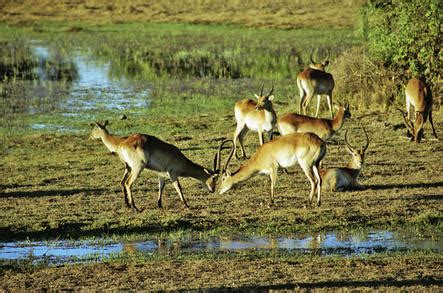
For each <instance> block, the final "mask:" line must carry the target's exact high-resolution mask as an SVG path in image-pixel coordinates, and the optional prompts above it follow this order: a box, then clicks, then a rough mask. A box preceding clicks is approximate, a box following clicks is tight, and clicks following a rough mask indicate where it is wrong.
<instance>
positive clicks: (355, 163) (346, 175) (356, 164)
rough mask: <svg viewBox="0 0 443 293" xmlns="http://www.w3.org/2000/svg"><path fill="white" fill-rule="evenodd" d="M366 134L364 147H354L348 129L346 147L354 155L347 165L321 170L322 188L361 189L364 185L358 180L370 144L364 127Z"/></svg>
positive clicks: (337, 189) (333, 189)
mask: <svg viewBox="0 0 443 293" xmlns="http://www.w3.org/2000/svg"><path fill="white" fill-rule="evenodd" d="M363 131H364V132H365V136H366V145H365V146H364V147H363V148H360V149H356V148H353V147H352V146H351V145H350V144H349V142H348V138H347V136H348V131H347V130H346V133H345V143H346V149H347V150H348V152H349V153H350V154H351V155H352V159H351V161H349V163H348V165H347V166H346V167H342V168H325V169H321V170H320V176H321V179H322V189H323V190H330V191H343V190H350V189H361V188H362V186H361V185H360V184H359V183H358V182H357V179H358V176H359V175H360V172H361V170H362V168H363V163H364V159H365V151H366V149H367V148H368V146H369V137H368V133H367V132H366V129H365V128H363Z"/></svg>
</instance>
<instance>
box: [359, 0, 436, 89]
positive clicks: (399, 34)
mask: <svg viewBox="0 0 443 293" xmlns="http://www.w3.org/2000/svg"><path fill="white" fill-rule="evenodd" d="M441 9H442V2H441V0H409V1H404V0H384V1H382V0H372V1H369V3H368V4H367V5H366V6H364V7H363V8H362V11H361V16H362V17H361V27H360V32H361V33H362V34H363V36H364V37H365V38H366V39H367V41H368V49H369V53H370V54H371V56H372V57H373V58H375V60H377V61H381V62H383V64H384V66H386V67H387V68H393V69H394V70H398V69H400V70H403V71H405V73H406V74H405V76H404V79H407V78H410V77H412V76H416V77H423V78H425V79H426V81H427V82H428V83H431V84H435V83H436V82H437V80H438V79H439V77H441V75H442V74H441V73H442V68H443V55H442V53H441V42H442V35H441V32H440V26H441V19H440V13H441Z"/></svg>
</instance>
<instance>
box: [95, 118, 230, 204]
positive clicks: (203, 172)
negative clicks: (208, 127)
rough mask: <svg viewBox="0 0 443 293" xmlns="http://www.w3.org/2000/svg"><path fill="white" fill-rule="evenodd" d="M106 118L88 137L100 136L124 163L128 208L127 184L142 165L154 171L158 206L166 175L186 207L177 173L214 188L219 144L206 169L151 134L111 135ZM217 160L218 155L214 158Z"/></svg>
mask: <svg viewBox="0 0 443 293" xmlns="http://www.w3.org/2000/svg"><path fill="white" fill-rule="evenodd" d="M107 124H108V121H105V123H104V124H100V123H99V122H95V125H94V128H93V129H92V132H91V135H90V138H91V139H101V140H102V142H103V143H104V144H105V146H106V147H107V148H108V149H109V150H110V151H111V152H112V153H117V154H118V156H119V158H120V160H121V161H122V162H123V163H124V164H125V173H124V175H123V179H122V180H121V182H120V185H121V188H122V190H123V195H124V198H125V203H126V205H127V206H128V207H129V208H133V209H135V210H138V209H137V207H136V206H135V203H134V199H133V196H132V191H131V186H132V184H133V183H134V181H135V180H136V179H137V177H138V176H139V174H140V173H141V171H143V169H149V170H152V171H154V172H155V173H157V175H158V178H159V188H158V199H157V206H158V207H159V208H161V207H162V193H163V187H164V185H165V178H169V179H171V181H172V184H173V185H174V187H175V190H176V191H177V193H178V195H179V196H180V199H181V201H182V202H183V204H184V205H185V207H187V208H189V206H188V204H187V203H186V200H185V197H184V196H183V193H182V189H181V186H180V183H179V181H178V177H191V178H194V179H197V180H199V181H200V182H202V183H203V184H204V186H206V188H207V189H208V190H209V191H210V192H214V191H215V185H216V182H217V179H218V174H216V173H217V171H216V169H218V166H217V165H216V163H217V158H218V157H219V156H220V155H219V152H220V150H221V148H222V146H223V145H222V146H220V149H219V152H218V153H217V154H216V158H215V160H214V170H208V169H206V168H204V167H202V166H200V165H198V164H196V163H194V162H192V161H191V160H189V159H188V158H187V157H186V156H185V155H184V154H183V153H182V152H181V151H180V150H179V149H178V148H177V147H176V146H174V145H172V144H169V143H166V142H164V141H162V140H160V139H158V138H156V137H154V136H151V135H146V134H139V133H137V134H132V135H130V136H128V137H119V136H116V135H112V134H110V133H109V131H108V130H107V129H106V125H107ZM218 161H219V159H218Z"/></svg>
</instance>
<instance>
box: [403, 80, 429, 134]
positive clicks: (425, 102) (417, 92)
mask: <svg viewBox="0 0 443 293" xmlns="http://www.w3.org/2000/svg"><path fill="white" fill-rule="evenodd" d="M405 94H406V113H405V112H403V111H402V110H401V109H399V110H400V112H401V113H402V114H403V119H404V122H405V125H406V127H407V128H408V129H409V131H410V134H411V141H414V140H415V141H416V142H417V143H418V142H420V141H421V139H422V138H423V132H424V129H423V125H424V124H425V122H426V120H427V119H428V118H429V122H430V123H431V127H432V132H433V134H434V137H435V138H437V133H436V132H435V128H434V122H433V121H432V92H431V90H430V89H429V88H428V87H426V85H425V83H424V82H422V81H421V80H419V79H416V78H412V79H411V80H409V82H408V84H407V85H406V89H405ZM411 105H412V106H414V108H415V122H414V123H412V122H411V119H410V116H411V115H410V107H411Z"/></svg>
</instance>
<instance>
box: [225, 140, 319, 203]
mask: <svg viewBox="0 0 443 293" xmlns="http://www.w3.org/2000/svg"><path fill="white" fill-rule="evenodd" d="M325 154H326V143H325V142H324V141H323V140H321V139H320V138H319V137H318V136H317V135H315V134H313V133H292V134H288V135H284V136H281V137H280V138H278V139H276V140H271V141H269V142H267V143H265V144H263V145H262V146H260V147H259V148H258V149H257V151H256V152H255V154H254V155H252V156H251V158H250V159H249V160H248V161H246V162H245V163H244V164H243V165H242V166H241V167H240V168H239V169H238V170H237V171H235V172H234V173H232V174H231V172H229V171H228V170H227V165H228V163H229V160H230V159H231V156H230V157H229V158H228V161H227V162H226V165H225V168H224V171H223V175H222V177H221V183H220V188H219V193H220V194H223V193H225V192H227V191H228V190H230V189H231V188H232V187H233V186H234V185H236V184H238V183H240V182H242V181H245V180H247V179H249V178H251V177H252V176H255V175H257V174H265V175H269V176H270V177H271V203H270V205H272V204H273V203H274V186H275V184H276V181H277V169H278V168H279V167H282V168H288V167H291V166H293V165H294V164H295V163H296V162H298V163H299V165H300V167H301V168H302V169H303V171H304V172H305V174H306V176H307V177H308V179H309V182H310V183H311V192H310V194H309V201H312V198H313V196H314V193H315V190H316V189H317V205H320V203H321V191H320V186H321V178H320V174H319V163H320V161H321V160H322V159H323V157H324V156H325Z"/></svg>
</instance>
